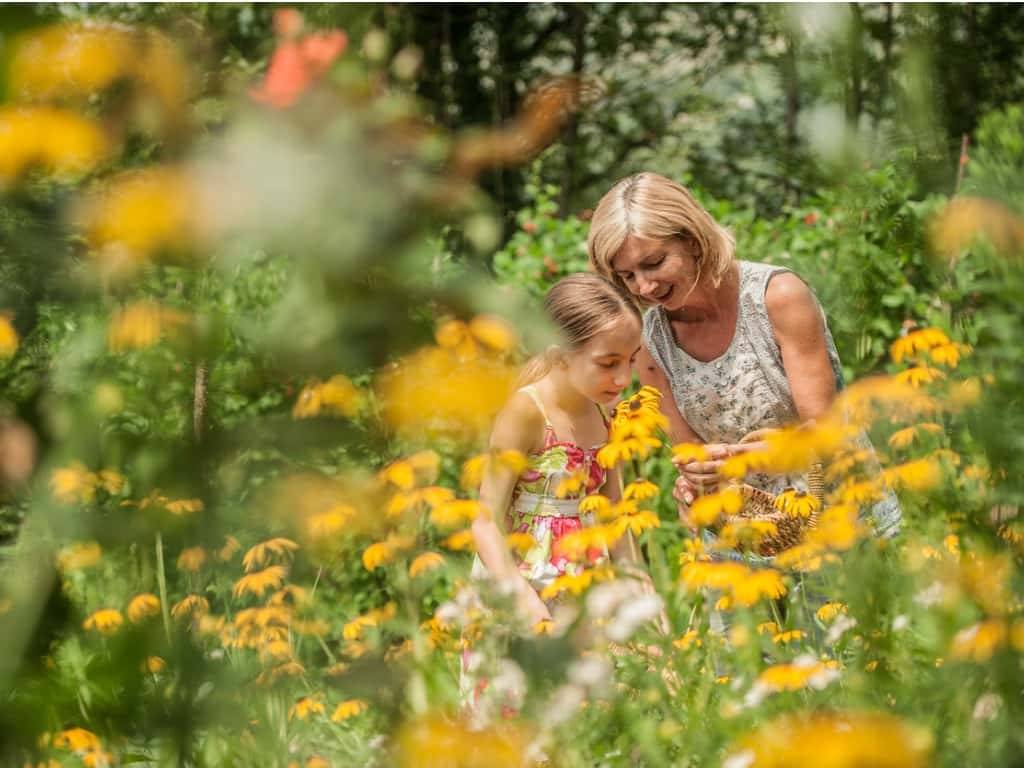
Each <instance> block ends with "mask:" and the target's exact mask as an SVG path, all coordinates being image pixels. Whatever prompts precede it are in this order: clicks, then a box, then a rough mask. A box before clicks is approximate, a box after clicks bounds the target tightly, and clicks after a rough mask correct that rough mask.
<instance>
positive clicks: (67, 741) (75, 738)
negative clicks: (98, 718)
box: [53, 728, 100, 752]
mask: <svg viewBox="0 0 1024 768" xmlns="http://www.w3.org/2000/svg"><path fill="white" fill-rule="evenodd" d="M53 746H55V747H56V748H57V749H66V750H68V751H69V752H90V751H93V750H97V749H99V748H100V739H99V737H98V736H97V735H96V734H95V733H92V732H91V731H87V730H85V729H84V728H68V729H67V730H64V731H61V732H60V733H58V734H57V735H56V736H54V737H53Z"/></svg>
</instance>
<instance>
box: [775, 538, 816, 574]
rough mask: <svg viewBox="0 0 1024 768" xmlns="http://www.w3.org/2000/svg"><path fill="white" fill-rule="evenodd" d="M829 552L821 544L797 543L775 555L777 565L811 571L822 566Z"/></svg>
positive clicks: (793, 569) (786, 568) (787, 568)
mask: <svg viewBox="0 0 1024 768" xmlns="http://www.w3.org/2000/svg"><path fill="white" fill-rule="evenodd" d="M827 558H828V553H827V552H826V551H825V550H824V549H823V548H822V547H821V546H820V545H819V544H797V545H796V546H795V547H789V548H788V549H785V550H783V551H782V552H780V553H779V554H778V555H776V556H775V565H776V566H777V567H779V568H782V569H784V570H788V571H803V572H805V573H806V572H811V571H816V570H818V569H819V568H821V565H822V563H823V562H824V560H826V559H827Z"/></svg>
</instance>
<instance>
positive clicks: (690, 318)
mask: <svg viewBox="0 0 1024 768" xmlns="http://www.w3.org/2000/svg"><path fill="white" fill-rule="evenodd" d="M739 282H740V281H739V264H737V263H736V262H733V263H732V264H731V265H730V266H729V269H728V271H726V273H725V274H724V275H723V276H722V280H721V282H719V284H718V285H715V284H714V283H712V282H711V279H710V278H707V279H705V278H702V279H701V281H700V283H698V284H697V286H696V287H695V288H694V289H693V293H691V294H690V296H689V298H688V299H687V300H686V303H685V304H684V305H683V306H681V307H679V308H678V309H673V310H669V311H667V312H666V314H667V315H668V318H669V319H670V320H676V321H678V322H681V323H695V324H696V323H709V322H714V321H716V320H718V319H720V318H721V317H722V316H723V315H727V314H729V313H728V312H726V311H725V309H726V308H728V307H732V306H734V305H737V302H738V300H739Z"/></svg>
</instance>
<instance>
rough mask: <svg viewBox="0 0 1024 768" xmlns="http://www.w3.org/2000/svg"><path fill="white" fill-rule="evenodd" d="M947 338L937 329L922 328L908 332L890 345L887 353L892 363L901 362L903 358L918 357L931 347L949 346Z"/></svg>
mask: <svg viewBox="0 0 1024 768" xmlns="http://www.w3.org/2000/svg"><path fill="white" fill-rule="evenodd" d="M949 343H950V341H949V337H948V336H947V335H946V334H945V333H943V332H942V331H940V330H939V329H938V328H922V329H920V330H917V331H910V332H909V333H908V334H907V335H906V336H901V337H900V338H898V339H896V341H894V342H893V343H892V346H891V347H890V348H889V352H890V354H891V355H892V360H893V362H894V363H901V362H903V360H904V358H914V357H918V356H919V355H921V354H922V353H925V352H928V351H929V350H930V349H932V348H933V347H940V346H944V345H946V344H949Z"/></svg>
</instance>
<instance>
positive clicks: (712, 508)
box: [687, 488, 743, 528]
mask: <svg viewBox="0 0 1024 768" xmlns="http://www.w3.org/2000/svg"><path fill="white" fill-rule="evenodd" d="M741 509H743V495H742V494H741V493H740V491H739V490H738V489H736V488H726V489H725V490H722V491H719V492H718V493H711V494H708V495H706V496H699V497H698V498H697V499H695V500H694V502H693V504H691V505H690V509H689V512H688V513H687V514H688V517H689V519H690V522H691V523H692V524H693V525H696V526H698V527H701V528H706V527H707V526H709V525H714V524H715V523H716V522H718V519H719V518H720V517H722V516H723V515H725V516H731V515H735V514H737V513H738V512H739V511H740V510H741Z"/></svg>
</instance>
